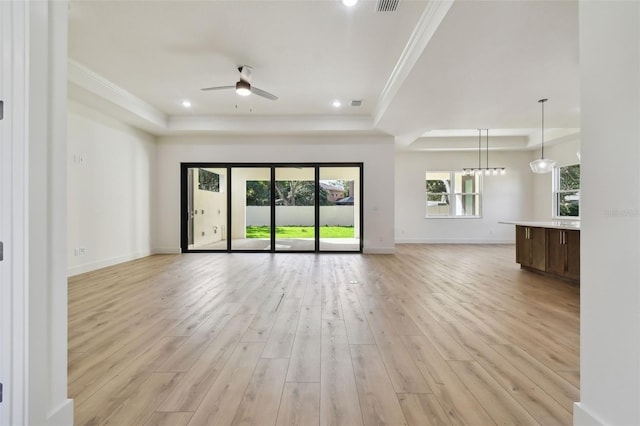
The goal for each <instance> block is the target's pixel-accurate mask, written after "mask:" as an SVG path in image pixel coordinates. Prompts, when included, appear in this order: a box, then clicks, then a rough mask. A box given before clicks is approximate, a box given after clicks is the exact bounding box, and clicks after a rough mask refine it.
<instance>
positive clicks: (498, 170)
mask: <svg viewBox="0 0 640 426" xmlns="http://www.w3.org/2000/svg"><path fill="white" fill-rule="evenodd" d="M482 130H486V132H487V164H486V167H482ZM462 173H463V174H464V175H483V174H484V175H486V176H488V175H493V176H498V175H500V176H502V175H504V174H505V173H506V171H505V168H504V167H491V168H490V167H489V129H478V167H477V168H476V167H474V168H466V169H462Z"/></svg>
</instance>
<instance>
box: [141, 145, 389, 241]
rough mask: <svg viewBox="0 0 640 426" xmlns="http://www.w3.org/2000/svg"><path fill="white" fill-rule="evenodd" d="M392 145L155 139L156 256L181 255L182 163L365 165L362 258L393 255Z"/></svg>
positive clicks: (154, 233)
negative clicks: (156, 172) (364, 256)
mask: <svg viewBox="0 0 640 426" xmlns="http://www.w3.org/2000/svg"><path fill="white" fill-rule="evenodd" d="M393 156H394V141H393V138H391V137H387V136H369V137H367V136H348V137H345V136H333V137H328V136H323V137H319V136H318V137H314V136H299V137H297V136H283V137H276V136H245V137H241V136H217V137H197V136H192V137H189V136H166V137H161V138H159V140H158V145H157V159H158V160H157V169H158V174H157V176H158V178H157V181H156V186H155V188H156V204H155V211H156V212H157V213H156V220H155V226H154V232H153V235H154V239H153V248H154V252H156V253H179V252H180V163H187V162H212V163H340V162H342V163H345V162H352V163H356V162H357V163H363V164H364V166H363V167H364V183H363V188H364V194H363V203H364V204H363V210H364V219H363V222H364V240H363V246H364V251H365V252H366V253H392V252H394V250H395V248H394V236H393V215H394V209H393V199H394V185H393V180H394V162H393Z"/></svg>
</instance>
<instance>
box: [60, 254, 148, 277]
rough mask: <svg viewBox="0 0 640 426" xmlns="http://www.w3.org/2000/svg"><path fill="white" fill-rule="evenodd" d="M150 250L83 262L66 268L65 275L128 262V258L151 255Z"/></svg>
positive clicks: (69, 275)
mask: <svg viewBox="0 0 640 426" xmlns="http://www.w3.org/2000/svg"><path fill="white" fill-rule="evenodd" d="M151 253H152V252H151V250H149V251H146V250H145V251H141V252H137V253H131V254H127V255H124V256H118V257H112V258H111V259H104V260H98V261H96V262H91V263H85V264H83V265H78V266H73V267H71V268H68V269H67V276H68V277H72V276H74V275H79V274H84V273H86V272H91V271H95V270H96V269H102V268H106V267H107V266H113V265H117V264H119V263H123V262H128V261H130V260H136V259H140V258H142V257H147V256H150V255H151Z"/></svg>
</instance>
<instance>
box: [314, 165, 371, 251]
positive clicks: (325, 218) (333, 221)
mask: <svg viewBox="0 0 640 426" xmlns="http://www.w3.org/2000/svg"><path fill="white" fill-rule="evenodd" d="M319 183H320V221H319V222H320V247H319V249H320V251H360V230H361V228H360V206H361V205H362V203H361V196H360V167H337V166H324V167H320V182H319Z"/></svg>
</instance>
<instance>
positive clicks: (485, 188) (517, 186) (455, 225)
mask: <svg viewBox="0 0 640 426" xmlns="http://www.w3.org/2000/svg"><path fill="white" fill-rule="evenodd" d="M529 154H530V153H529V152H521V151H516V152H491V154H490V164H491V166H494V165H495V166H496V167H505V168H506V174H505V175H504V176H487V177H483V183H482V201H481V202H482V217H481V218H468V219H467V218H464V219H463V218H430V219H426V218H425V215H426V198H425V172H427V171H450V170H462V169H463V168H465V167H474V166H476V165H477V164H478V156H477V152H468V151H464V152H440V151H438V152H430V151H429V152H415V151H411V152H398V153H397V154H396V180H395V181H396V200H395V209H396V219H395V238H396V242H397V243H512V242H514V240H515V233H514V229H513V226H512V225H503V224H499V223H498V222H500V221H503V220H504V221H509V220H531V219H532V214H531V207H532V205H531V200H532V197H531V188H532V176H531V175H532V173H531V171H530V169H529V161H530V158H529ZM483 162H484V159H483ZM483 165H484V163H483Z"/></svg>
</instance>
